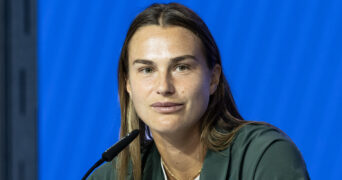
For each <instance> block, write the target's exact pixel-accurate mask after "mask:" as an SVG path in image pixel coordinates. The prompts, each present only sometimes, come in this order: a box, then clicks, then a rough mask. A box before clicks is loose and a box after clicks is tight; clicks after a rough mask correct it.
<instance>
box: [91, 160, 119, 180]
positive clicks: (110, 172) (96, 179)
mask: <svg viewBox="0 0 342 180" xmlns="http://www.w3.org/2000/svg"><path fill="white" fill-rule="evenodd" d="M106 179H107V180H109V179H110V180H113V179H116V177H115V168H114V165H113V163H112V162H106V163H105V164H103V165H101V166H100V167H99V168H97V169H96V170H95V171H94V172H93V173H92V174H91V175H90V176H89V178H88V180H106Z"/></svg>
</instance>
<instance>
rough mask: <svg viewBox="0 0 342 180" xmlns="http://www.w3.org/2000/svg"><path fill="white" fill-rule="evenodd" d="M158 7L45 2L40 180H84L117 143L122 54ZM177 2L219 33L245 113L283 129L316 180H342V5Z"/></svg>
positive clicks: (330, 0) (325, 1) (331, 1)
mask: <svg viewBox="0 0 342 180" xmlns="http://www.w3.org/2000/svg"><path fill="white" fill-rule="evenodd" d="M151 2H152V1H114V0H39V1H38V5H39V7H38V55H39V61H38V63H39V178H40V179H43V180H45V179H47V180H54V179H56V180H57V179H65V180H69V179H70V180H71V179H72V180H73V179H80V178H81V177H82V176H83V174H84V173H85V172H86V171H87V169H88V168H90V167H91V165H92V164H93V163H94V162H95V161H96V160H97V159H98V158H100V156H101V153H102V152H103V151H104V150H105V149H107V148H108V147H109V146H110V145H111V144H113V143H115V142H116V141H117V140H118V134H119V124H120V123H119V121H120V118H119V117H120V112H119V100H118V93H117V81H116V74H117V73H116V69H117V63H118V57H119V53H120V49H121V46H122V44H123V40H124V37H125V33H126V31H127V29H128V26H129V24H130V22H131V21H132V20H133V19H134V17H135V16H136V15H137V14H138V13H139V12H140V11H142V10H143V9H144V8H145V7H147V6H148V5H149V4H150V3H151ZM162 2H166V1H162ZM178 2H181V3H183V4H185V5H186V6H188V7H190V8H191V9H193V10H194V11H195V12H197V13H198V14H199V15H200V16H201V17H202V18H203V19H204V21H205V22H206V23H207V25H208V26H209V29H210V30H211V32H212V33H213V35H214V38H215V39H216V41H217V43H218V46H219V48H220V51H221V54H222V59H223V68H224V71H225V74H226V75H227V78H228V81H229V83H230V85H231V87H232V91H233V95H234V97H235V99H236V103H237V105H238V108H239V110H240V111H241V114H242V115H243V117H244V118H245V119H247V120H257V121H266V122H269V123H271V124H274V125H275V126H277V127H279V128H281V129H282V130H284V131H285V132H286V133H287V134H288V135H289V136H290V137H291V138H292V139H293V141H294V142H295V143H296V144H297V146H298V148H299V149H300V151H301V152H302V154H303V157H304V159H305V161H306V163H307V167H308V170H309V173H310V176H311V178H312V179H342V172H341V169H340V167H341V165H340V163H339V162H341V161H342V155H341V154H342V153H341V152H342V149H341V148H342V147H341V139H342V134H341V131H342V130H341V126H342V123H341V120H342V115H341V111H342V93H341V92H342V78H341V75H342V33H341V32H342V10H341V9H342V1H340V0H300V1H298V0H228V1H224V0H210V1H204V0H203V1H198V0H197V1H195V0H193V1H190V0H189V1H178Z"/></svg>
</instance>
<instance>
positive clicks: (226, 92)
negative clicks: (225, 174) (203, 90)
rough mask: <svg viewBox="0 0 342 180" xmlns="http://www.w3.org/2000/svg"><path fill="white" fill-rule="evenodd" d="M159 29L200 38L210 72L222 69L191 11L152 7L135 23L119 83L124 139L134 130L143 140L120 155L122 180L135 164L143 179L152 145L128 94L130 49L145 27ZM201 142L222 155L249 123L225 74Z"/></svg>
mask: <svg viewBox="0 0 342 180" xmlns="http://www.w3.org/2000/svg"><path fill="white" fill-rule="evenodd" d="M148 25H158V26H162V27H168V26H180V27H183V28H186V29H188V30H190V31H191V32H192V33H194V34H195V35H196V36H198V37H199V38H200V39H201V41H202V45H203V50H204V53H205V56H206V62H207V65H208V67H209V69H212V68H213V67H214V66H215V64H219V65H220V66H221V57H220V53H219V50H218V47H217V45H216V42H215V40H214V38H213V37H212V35H211V33H210V31H209V29H208V27H207V26H206V24H205V23H204V22H203V20H202V19H201V18H200V17H199V16H198V15H197V14H196V13H195V12H193V11H192V10H190V9H189V8H187V7H185V6H183V5H181V4H177V3H169V4H152V5H151V6H149V7H148V8H146V9H145V10H144V11H142V12H141V13H140V14H139V15H138V16H137V17H136V18H135V19H134V20H133V22H132V24H131V26H130V27H129V30H128V32H127V35H126V39H125V42H124V44H123V47H122V50H121V55H120V60H119V67H118V82H119V95H120V106H121V131H120V136H121V137H123V136H125V135H126V134H127V133H128V132H130V131H132V130H133V129H139V130H140V135H139V136H140V138H138V139H136V140H134V141H133V143H132V144H131V145H130V146H129V148H128V149H127V148H126V149H125V150H124V151H123V152H121V153H120V154H119V157H118V161H117V163H116V165H117V172H118V178H119V179H125V178H126V176H127V173H128V164H129V162H131V163H132V169H133V177H134V179H136V180H138V179H141V172H142V169H141V157H140V154H141V149H142V148H143V147H144V146H145V145H146V144H147V143H148V142H149V141H151V139H152V137H150V132H149V128H148V127H147V126H146V125H145V124H144V123H143V122H142V121H141V120H140V119H139V117H138V116H137V114H136V112H135V109H134V107H133V103H132V100H131V98H130V96H129V94H128V92H127V91H126V80H127V78H128V71H129V69H128V45H129V42H130V40H131V38H132V36H133V35H134V33H135V32H136V31H137V30H138V29H139V28H141V27H144V26H148ZM201 123H202V126H201V142H202V143H203V144H204V145H205V147H207V148H209V149H211V150H214V151H219V150H223V149H225V148H227V147H228V145H229V144H230V143H231V141H232V140H233V137H234V135H235V133H236V132H237V130H238V129H240V128H241V127H242V126H243V125H244V124H246V121H244V120H243V118H242V117H241V115H240V114H239V112H238V110H237V108H236V105H235V102H234V99H233V96H232V93H231V91H230V88H229V85H228V83H227V80H226V78H225V76H224V74H223V71H222V72H221V76H220V82H219V84H218V87H217V89H216V91H215V92H214V93H213V94H212V95H211V96H210V100H209V105H208V108H207V110H206V112H205V113H204V115H203V117H202V122H201Z"/></svg>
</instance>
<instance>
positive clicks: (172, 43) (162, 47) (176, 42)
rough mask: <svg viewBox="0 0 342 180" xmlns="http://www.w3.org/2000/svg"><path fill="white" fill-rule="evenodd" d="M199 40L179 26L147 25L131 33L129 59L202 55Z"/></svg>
mask: <svg viewBox="0 0 342 180" xmlns="http://www.w3.org/2000/svg"><path fill="white" fill-rule="evenodd" d="M201 47H202V44H201V40H200V39H199V38H198V37H197V36H196V35H195V34H193V33H192V32H191V31H189V30H187V29H185V28H183V27H179V26H170V27H161V26H157V25H149V26H145V27H142V28H140V29H139V30H137V31H136V33H135V34H134V35H133V37H132V39H131V41H130V43H129V46H128V54H129V60H130V61H131V60H132V59H136V58H145V59H152V60H153V59H162V58H172V57H176V56H182V55H194V56H196V55H197V56H198V55H202V54H203V52H202V48H201Z"/></svg>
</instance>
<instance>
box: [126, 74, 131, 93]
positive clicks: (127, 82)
mask: <svg viewBox="0 0 342 180" xmlns="http://www.w3.org/2000/svg"><path fill="white" fill-rule="evenodd" d="M126 91H127V92H128V94H129V95H131V91H132V90H131V83H130V82H129V80H128V78H127V79H126Z"/></svg>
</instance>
